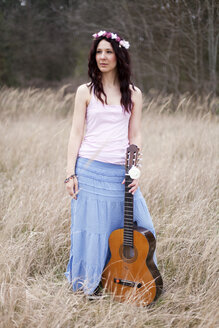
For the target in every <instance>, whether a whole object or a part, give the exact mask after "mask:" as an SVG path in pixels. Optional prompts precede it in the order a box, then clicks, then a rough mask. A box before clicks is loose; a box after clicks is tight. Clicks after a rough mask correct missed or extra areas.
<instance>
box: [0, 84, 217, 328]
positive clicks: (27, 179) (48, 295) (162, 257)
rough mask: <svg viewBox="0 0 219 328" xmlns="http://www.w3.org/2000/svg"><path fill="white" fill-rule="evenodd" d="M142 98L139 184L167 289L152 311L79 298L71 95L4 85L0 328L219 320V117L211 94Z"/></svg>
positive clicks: (185, 324)
mask: <svg viewBox="0 0 219 328" xmlns="http://www.w3.org/2000/svg"><path fill="white" fill-rule="evenodd" d="M170 97H171V96H169V98H168V97H166V98H161V97H160V98H159V97H154V98H150V99H149V98H147V97H146V98H145V106H144V107H145V108H144V113H143V119H142V133H143V145H144V147H143V168H142V177H141V190H142V193H143V195H144V196H145V199H146V202H147V205H148V207H149V210H150V212H151V215H152V217H153V221H154V225H155V228H156V231H157V257H158V265H159V269H160V272H161V274H162V276H163V280H164V285H165V292H164V293H163V295H162V296H161V297H160V299H159V300H158V301H157V303H156V304H155V305H154V306H153V307H150V308H143V307H136V306H134V305H130V304H119V303H116V302H114V301H113V300H112V299H111V298H110V297H107V298H105V299H103V300H101V301H95V302H94V301H93V302H91V301H88V300H87V299H86V298H85V297H84V296H83V295H81V294H74V293H73V292H72V291H71V288H70V287H69V285H68V283H67V281H66V278H65V276H64V272H65V269H66V265H67V262H68V257H69V247H70V202H71V198H70V197H69V196H68V194H67V193H66V191H65V186H64V183H63V180H64V178H65V166H66V156H67V143H68V137H69V133H70V128H71V120H72V111H73V100H74V99H73V96H72V95H69V94H67V95H66V96H65V97H63V96H62V90H60V91H59V92H54V91H52V90H45V91H40V90H34V89H28V90H23V91H22V90H20V91H19V90H17V89H9V90H7V89H1V90H0V118H1V122H0V183H1V194H0V318H1V319H0V327H1V328H6V327H7V328H11V327H19V328H35V327H40V328H46V327H49V328H64V327H78V328H79V327H81V328H82V327H83V328H85V327H100V328H102V327H104V328H109V327H113V328H117V327H118V328H120V327H135V328H141V327H152V328H158V327H161V328H166V327H177V328H192V327H203V328H216V327H219V311H218V309H219V220H218V217H219V206H218V175H219V174H218V173H219V165H218V158H219V157H218V155H219V154H218V153H219V128H218V119H217V117H216V116H213V115H212V114H211V110H210V108H209V106H212V104H211V103H210V104H209V101H207V100H206V101H205V100H203V99H202V100H200V99H194V98H192V97H189V96H188V95H184V96H182V99H181V101H180V103H179V106H178V107H177V108H176V111H175V112H174V113H172V112H169V110H168V106H169V103H170Z"/></svg>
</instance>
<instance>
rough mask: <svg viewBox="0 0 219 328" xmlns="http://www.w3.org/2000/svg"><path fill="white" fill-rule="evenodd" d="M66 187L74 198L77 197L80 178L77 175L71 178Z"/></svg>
mask: <svg viewBox="0 0 219 328" xmlns="http://www.w3.org/2000/svg"><path fill="white" fill-rule="evenodd" d="M66 189H67V191H68V193H69V195H70V196H71V197H72V198H73V199H77V194H78V179H77V178H76V177H75V178H74V179H71V180H69V182H67V184H66Z"/></svg>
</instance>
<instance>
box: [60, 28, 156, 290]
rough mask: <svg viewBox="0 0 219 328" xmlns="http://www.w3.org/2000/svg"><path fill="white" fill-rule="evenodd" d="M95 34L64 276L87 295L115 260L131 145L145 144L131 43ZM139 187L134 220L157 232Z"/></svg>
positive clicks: (74, 144) (78, 115) (73, 174)
mask: <svg viewBox="0 0 219 328" xmlns="http://www.w3.org/2000/svg"><path fill="white" fill-rule="evenodd" d="M93 37H94V41H93V44H92V48H91V51H90V56H89V64H88V67H89V71H88V74H89V76H90V78H91V82H90V83H89V84H83V85H80V86H79V87H78V89H77V92H76V96H75V108H74V115H73V122H72V129H71V133H70V139H69V144H68V159H67V178H66V180H65V182H66V188H67V191H68V193H69V195H70V196H72V197H73V199H72V202H71V216H72V221H71V250H70V259H69V263H68V267H67V271H66V273H65V275H66V277H67V278H68V280H69V282H70V283H71V284H72V286H73V290H74V291H76V290H78V289H80V290H83V292H84V293H85V294H87V295H91V294H92V293H94V292H95V291H96V290H97V287H98V285H99V282H100V280H101V274H102V271H103V269H104V266H105V264H106V263H107V262H108V260H109V258H110V251H109V248H108V239H109V236H110V234H111V232H112V231H113V230H116V229H118V228H121V227H123V210H124V209H123V206H124V177H125V166H124V164H125V157H126V148H127V147H128V145H129V144H135V145H137V146H138V147H139V148H141V132H140V130H141V128H140V125H141V111H142V93H141V91H140V89H138V88H137V87H135V86H134V85H133V83H132V82H131V80H130V75H131V72H130V57H129V53H128V48H129V43H128V42H127V41H125V40H122V39H121V38H120V37H119V36H118V35H117V34H114V33H110V32H105V31H100V32H98V33H96V34H94V35H93ZM85 124H86V131H85V134H84V129H85ZM138 186H139V180H138V179H135V180H133V182H132V183H131V184H130V185H129V187H130V190H129V191H130V192H131V193H132V194H133V195H134V221H136V222H137V224H138V225H139V226H142V227H145V228H147V229H148V230H150V231H151V232H152V233H153V234H154V235H155V231H154V227H153V223H152V220H151V217H150V214H149V212H148V209H147V205H146V203H145V200H144V198H143V196H142V194H141V191H140V189H139V187H138ZM154 261H155V263H156V258H155V255H154Z"/></svg>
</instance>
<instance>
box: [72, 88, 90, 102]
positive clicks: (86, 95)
mask: <svg viewBox="0 0 219 328" xmlns="http://www.w3.org/2000/svg"><path fill="white" fill-rule="evenodd" d="M76 94H77V96H78V97H79V98H80V99H81V100H83V101H85V102H86V104H87V105H88V104H89V102H90V98H91V87H90V86H89V83H84V84H81V85H79V86H78V88H77V91H76Z"/></svg>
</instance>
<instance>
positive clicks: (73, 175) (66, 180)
mask: <svg viewBox="0 0 219 328" xmlns="http://www.w3.org/2000/svg"><path fill="white" fill-rule="evenodd" d="M74 177H76V178H77V175H76V174H72V175H71V176H70V177H68V178H66V179H65V181H64V183H67V182H68V181H69V180H70V179H73V178H74Z"/></svg>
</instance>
